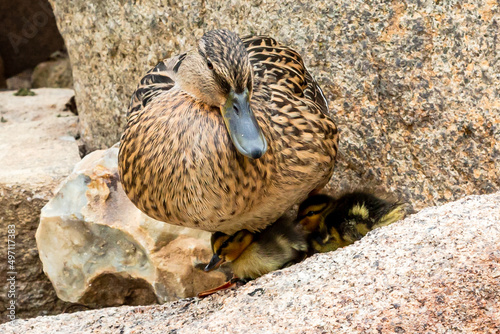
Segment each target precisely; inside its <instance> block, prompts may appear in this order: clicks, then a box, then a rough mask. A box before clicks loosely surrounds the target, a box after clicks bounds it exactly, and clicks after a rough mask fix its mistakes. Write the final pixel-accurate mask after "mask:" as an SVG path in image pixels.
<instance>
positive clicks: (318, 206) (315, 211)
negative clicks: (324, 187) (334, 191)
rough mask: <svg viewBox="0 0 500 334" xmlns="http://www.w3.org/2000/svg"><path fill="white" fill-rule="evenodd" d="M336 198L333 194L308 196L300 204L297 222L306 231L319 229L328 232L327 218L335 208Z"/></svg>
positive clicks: (321, 231)
mask: <svg viewBox="0 0 500 334" xmlns="http://www.w3.org/2000/svg"><path fill="white" fill-rule="evenodd" d="M333 204H334V199H333V198H332V197H331V196H328V195H323V194H318V195H313V196H310V197H309V198H307V199H306V200H305V201H304V202H302V204H300V206H299V211H298V214H297V222H298V223H299V224H300V225H302V228H303V229H304V231H306V232H309V233H310V232H315V231H319V232H320V234H321V235H326V234H328V231H327V230H326V224H325V218H326V216H328V214H329V213H330V212H332V210H333Z"/></svg>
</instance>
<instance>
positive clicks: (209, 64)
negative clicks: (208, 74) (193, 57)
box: [207, 59, 214, 70]
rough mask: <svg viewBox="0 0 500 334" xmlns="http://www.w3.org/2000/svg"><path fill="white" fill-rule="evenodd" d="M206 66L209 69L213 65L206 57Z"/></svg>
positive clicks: (211, 68)
mask: <svg viewBox="0 0 500 334" xmlns="http://www.w3.org/2000/svg"><path fill="white" fill-rule="evenodd" d="M207 66H208V69H210V70H213V69H214V65H213V64H212V62H211V61H210V60H209V59H207Z"/></svg>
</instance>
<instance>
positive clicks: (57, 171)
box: [0, 89, 80, 322]
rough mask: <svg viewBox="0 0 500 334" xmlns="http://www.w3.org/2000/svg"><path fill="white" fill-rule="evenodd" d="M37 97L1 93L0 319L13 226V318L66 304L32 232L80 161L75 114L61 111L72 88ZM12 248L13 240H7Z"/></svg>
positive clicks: (3, 313)
mask: <svg viewBox="0 0 500 334" xmlns="http://www.w3.org/2000/svg"><path fill="white" fill-rule="evenodd" d="M34 92H35V93H36V95H35V96H14V95H13V93H14V92H12V91H6V92H0V101H1V103H0V240H1V242H0V257H1V258H2V259H3V261H0V281H1V282H2V284H0V322H4V321H8V320H9V319H8V318H7V316H6V314H7V310H6V307H7V306H8V303H9V301H10V298H8V297H7V293H6V291H7V289H8V287H9V286H8V284H6V283H5V282H6V276H7V271H12V270H8V266H9V264H8V262H7V247H8V245H7V232H8V228H7V227H8V226H9V225H15V230H16V233H15V235H16V238H15V240H14V241H15V247H14V249H11V251H13V252H14V253H15V270H14V271H15V272H17V275H16V296H17V297H16V299H15V300H16V316H17V317H18V318H25V317H34V316H38V315H47V314H54V313H61V312H62V311H63V309H65V308H66V307H67V306H68V305H67V303H64V302H62V301H61V300H59V299H58V298H57V296H56V293H55V291H54V289H53V288H52V284H51V283H50V281H49V280H48V278H47V277H46V276H45V275H44V274H43V271H42V263H41V262H40V259H39V257H38V251H37V248H36V243H35V231H36V228H37V227H38V223H39V220H40V209H41V208H42V207H43V206H44V205H45V204H46V203H47V201H48V200H49V199H50V198H52V197H53V196H54V188H55V187H56V186H57V185H58V184H59V183H60V182H61V181H62V180H63V179H64V178H65V177H66V176H68V175H69V174H70V173H71V170H72V169H73V166H74V165H75V163H77V162H78V161H79V160H80V157H79V155H78V146H77V144H76V141H75V137H74V136H75V135H76V134H77V128H76V127H77V121H78V118H77V117H76V116H75V115H73V114H72V113H71V112H68V111H64V109H65V104H66V103H67V102H68V101H69V99H70V98H71V97H72V96H73V94H74V92H73V91H72V90H70V89H35V90H34ZM11 246H12V244H11Z"/></svg>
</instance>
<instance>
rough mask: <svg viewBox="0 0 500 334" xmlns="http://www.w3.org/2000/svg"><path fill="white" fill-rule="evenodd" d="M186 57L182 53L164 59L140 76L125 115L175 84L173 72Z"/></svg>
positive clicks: (143, 105) (135, 111)
mask: <svg viewBox="0 0 500 334" xmlns="http://www.w3.org/2000/svg"><path fill="white" fill-rule="evenodd" d="M185 57H186V54H185V53H183V54H181V55H179V56H176V57H172V58H169V59H165V60H163V61H161V62H159V63H158V64H157V65H156V66H155V67H153V68H152V69H150V70H149V71H148V72H147V73H146V75H145V76H144V77H142V79H141V81H140V83H139V85H138V86H137V88H136V90H135V91H134V93H133V94H132V98H131V99H130V105H129V108H128V113H127V117H130V116H131V115H133V114H135V113H137V112H139V111H140V110H142V109H143V108H144V107H146V105H147V104H148V103H149V102H151V100H152V99H154V98H155V97H156V96H158V95H159V94H161V93H163V92H165V91H169V90H170V89H172V87H174V86H175V72H177V71H176V69H178V68H179V66H180V64H181V63H182V61H183V60H184V58H185Z"/></svg>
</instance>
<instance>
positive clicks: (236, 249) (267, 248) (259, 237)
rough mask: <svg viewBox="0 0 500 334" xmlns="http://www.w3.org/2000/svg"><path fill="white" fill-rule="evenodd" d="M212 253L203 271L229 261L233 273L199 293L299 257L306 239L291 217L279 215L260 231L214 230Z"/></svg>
mask: <svg viewBox="0 0 500 334" xmlns="http://www.w3.org/2000/svg"><path fill="white" fill-rule="evenodd" d="M211 244H212V250H213V253H214V255H213V257H212V259H211V260H210V263H209V264H208V265H207V266H206V268H205V271H211V270H214V269H217V268H218V267H219V266H220V265H221V264H223V263H225V262H230V263H231V268H232V270H233V273H234V277H233V279H232V280H231V281H229V282H228V283H226V284H224V285H222V286H220V287H217V288H215V289H212V290H208V291H205V292H202V293H201V294H199V296H200V297H204V296H208V295H210V294H212V293H214V292H216V291H219V290H222V289H226V288H228V287H231V286H233V285H234V284H235V283H236V282H237V281H243V282H246V281H249V280H252V279H256V278H257V277H260V276H262V275H264V274H267V273H269V272H271V271H274V270H278V269H282V268H285V267H288V266H290V265H292V264H295V263H297V262H300V261H301V260H303V259H304V258H305V256H306V254H307V241H306V238H305V235H304V233H303V231H301V229H300V228H299V227H298V226H297V225H296V224H295V223H294V222H293V220H291V219H287V218H284V217H282V218H280V219H278V220H277V221H276V222H275V223H273V224H272V225H270V226H269V227H267V228H266V229H264V230H263V231H261V232H256V233H252V232H250V231H248V230H241V231H238V232H236V233H235V234H233V235H228V234H224V233H222V232H216V233H214V234H212V239H211Z"/></svg>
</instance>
